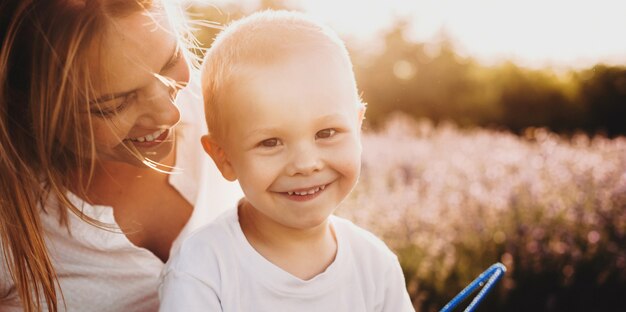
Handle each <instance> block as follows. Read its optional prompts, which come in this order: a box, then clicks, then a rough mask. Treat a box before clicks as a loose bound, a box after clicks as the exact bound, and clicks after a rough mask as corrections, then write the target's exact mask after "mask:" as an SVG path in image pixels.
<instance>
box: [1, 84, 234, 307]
mask: <svg viewBox="0 0 626 312" xmlns="http://www.w3.org/2000/svg"><path fill="white" fill-rule="evenodd" d="M199 90H200V88H199V85H198V83H197V77H195V78H194V80H193V81H192V83H191V84H190V86H189V87H188V88H186V89H185V90H182V91H181V94H179V96H178V98H177V103H178V104H179V108H180V110H181V121H180V123H179V125H178V126H177V131H176V135H177V144H176V148H177V149H176V167H177V168H181V169H182V172H181V173H180V174H173V175H170V176H169V183H170V184H171V185H172V186H173V187H174V188H175V189H177V190H178V191H179V192H180V194H182V196H183V197H184V198H185V199H186V200H187V201H189V202H190V203H192V204H193V206H194V210H193V213H192V216H191V218H190V220H189V221H188V223H187V224H186V225H185V227H184V228H183V231H182V232H181V234H180V235H179V236H178V238H177V239H176V241H175V244H177V243H178V242H180V241H181V240H182V239H183V238H184V237H186V236H187V234H188V233H189V232H191V231H192V230H194V229H195V228H198V227H199V226H200V225H203V224H205V223H207V222H208V221H211V220H212V219H214V218H215V217H216V216H218V215H219V214H221V212H223V211H224V210H226V209H227V208H228V207H230V206H232V203H233V202H236V201H237V199H239V198H241V196H242V192H241V190H240V188H239V186H238V184H237V183H231V182H227V181H226V180H225V179H223V178H222V176H221V174H220V173H219V171H218V170H217V169H216V167H215V165H214V164H213V161H212V160H211V159H210V157H208V156H207V155H206V154H205V153H204V151H203V149H202V145H201V144H200V137H201V136H202V135H204V134H206V133H207V130H206V125H205V122H204V113H203V104H202V100H201V97H200V94H201V93H200V91H199ZM70 196H71V200H72V201H73V203H74V204H76V205H77V207H83V211H84V213H85V214H86V215H88V216H90V217H92V218H94V219H96V220H99V221H101V222H105V223H109V224H116V222H115V219H114V217H113V209H112V207H110V206H97V205H96V206H93V205H89V204H88V203H86V202H84V201H83V200H81V199H80V198H78V197H76V196H72V194H70ZM46 206H47V207H46V208H47V209H46V210H47V213H45V212H42V213H41V219H42V223H43V226H44V230H45V235H46V243H47V246H48V250H49V254H50V258H51V260H52V263H53V265H54V268H55V270H56V273H57V275H58V280H59V283H60V288H61V290H62V296H63V297H60V296H59V303H60V304H59V306H60V310H61V311H81V312H82V311H116V312H117V311H125V312H128V311H156V310H157V309H158V304H159V300H158V295H157V284H158V280H159V274H160V272H161V270H162V269H163V266H164V264H163V262H161V260H160V259H159V258H158V257H156V256H155V255H154V254H152V253H151V252H150V251H149V250H147V249H144V248H140V247H137V246H135V245H133V244H132V243H131V242H130V241H129V240H128V239H127V238H126V236H125V235H124V234H121V233H113V232H110V231H106V230H102V229H100V228H97V227H95V226H92V225H89V224H88V223H86V222H84V221H82V220H80V218H79V217H77V216H75V215H74V214H71V213H70V214H69V218H68V219H69V220H68V227H64V226H61V225H60V224H59V219H58V210H56V209H55V208H54V207H55V206H56V205H55V202H54V200H53V199H51V200H50V201H49V202H48V203H47V205H46ZM116 225H117V224H116ZM1 247H2V246H0V248H1ZM0 251H1V250H0ZM22 310H23V309H22V308H21V307H20V301H19V295H18V293H17V289H16V288H15V285H14V284H13V282H12V280H11V276H10V275H9V272H8V270H7V269H6V263H4V259H3V258H2V257H1V256H0V311H22Z"/></svg>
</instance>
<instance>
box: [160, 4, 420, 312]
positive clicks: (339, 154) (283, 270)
mask: <svg viewBox="0 0 626 312" xmlns="http://www.w3.org/2000/svg"><path fill="white" fill-rule="evenodd" d="M202 86H203V95H204V100H205V110H206V117H207V123H208V125H209V135H207V136H204V137H203V138H202V144H203V146H204V148H205V150H206V151H207V153H208V154H209V155H210V156H211V157H212V159H213V160H214V161H215V163H216V164H217V166H218V168H219V169H220V171H221V173H222V175H223V176H224V177H225V178H226V179H228V180H230V181H234V180H238V181H239V183H240V185H241V187H242V189H243V191H244V194H245V198H243V199H242V200H241V201H240V202H239V204H238V205H237V207H234V208H233V209H232V210H231V211H227V212H226V213H225V214H223V215H222V216H221V217H220V218H218V219H217V220H216V221H215V222H213V223H212V224H210V225H208V226H206V227H204V228H202V229H200V230H199V231H197V232H195V233H194V234H193V235H191V236H190V237H189V238H188V239H187V240H185V241H184V242H183V243H182V244H181V246H180V248H178V251H177V252H176V253H175V254H174V255H173V256H172V258H171V261H170V262H169V263H168V266H167V268H166V269H165V270H164V273H163V283H162V285H161V288H160V294H161V310H162V311H393V312H397V311H413V308H412V306H411V302H410V299H409V296H408V294H407V292H406V289H405V284H404V277H403V274H402V270H401V268H400V265H399V263H398V260H397V257H396V256H395V255H394V254H393V253H392V252H391V251H390V250H389V249H388V248H387V247H386V246H385V244H384V243H383V242H382V241H380V240H379V239H377V238H376V237H375V236H374V235H372V234H370V233H369V232H367V231H365V230H363V229H360V228H358V227H357V226H355V225H354V224H352V223H351V222H349V221H347V220H344V219H341V218H339V217H336V216H333V215H332V213H333V212H334V210H335V209H336V208H337V207H338V206H339V204H340V203H341V202H342V201H343V200H344V199H345V198H346V196H348V194H349V193H350V191H351V190H352V189H353V188H354V186H355V184H356V182H357V179H358V177H359V173H360V164H361V140H360V136H361V123H362V120H363V114H364V112H365V106H364V104H362V102H361V101H360V98H359V95H358V91H357V88H356V83H355V80H354V74H353V72H352V64H351V62H350V59H349V57H348V53H347V51H346V49H345V47H344V45H343V43H342V42H341V40H340V39H339V38H338V37H337V36H336V34H335V33H334V32H332V31H331V30H329V29H328V28H326V27H324V26H322V25H320V24H318V23H316V22H314V21H312V20H310V19H309V18H307V17H305V16H303V15H301V14H297V13H292V12H284V11H280V12H274V11H265V12H261V13H256V14H253V15H251V16H249V17H246V18H244V19H242V20H239V21H237V22H235V23H233V24H231V25H230V26H229V27H228V28H226V30H224V31H223V32H222V33H221V34H220V35H219V36H218V37H217V39H216V40H215V42H214V44H213V46H212V47H211V49H210V50H209V52H208V53H207V56H206V58H205V63H204V65H203V77H202Z"/></svg>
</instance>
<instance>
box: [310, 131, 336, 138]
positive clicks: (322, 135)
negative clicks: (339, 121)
mask: <svg viewBox="0 0 626 312" xmlns="http://www.w3.org/2000/svg"><path fill="white" fill-rule="evenodd" d="M335 133H337V131H336V130H335V129H324V130H320V131H318V132H317V133H316V134H315V138H316V139H328V138H330V137H332V136H333V135H335Z"/></svg>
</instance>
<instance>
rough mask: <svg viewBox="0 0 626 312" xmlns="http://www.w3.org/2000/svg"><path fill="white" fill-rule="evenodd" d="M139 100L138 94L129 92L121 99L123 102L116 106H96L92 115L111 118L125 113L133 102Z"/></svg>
mask: <svg viewBox="0 0 626 312" xmlns="http://www.w3.org/2000/svg"><path fill="white" fill-rule="evenodd" d="M136 99H137V92H135V91H133V92H129V93H128V94H126V95H124V96H123V97H122V98H121V101H120V102H119V103H117V104H115V105H110V106H103V105H101V104H96V105H95V106H96V107H95V108H93V109H92V110H91V113H92V114H95V115H96V116H98V117H102V118H110V117H112V116H114V115H115V114H119V113H121V112H123V111H124V110H125V109H126V108H128V106H129V105H130V104H132V102H134V101H135V100H136Z"/></svg>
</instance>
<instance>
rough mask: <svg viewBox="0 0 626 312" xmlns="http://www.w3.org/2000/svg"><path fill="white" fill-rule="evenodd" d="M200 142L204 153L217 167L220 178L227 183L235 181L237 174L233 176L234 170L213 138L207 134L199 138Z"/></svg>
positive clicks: (222, 149)
mask: <svg viewBox="0 0 626 312" xmlns="http://www.w3.org/2000/svg"><path fill="white" fill-rule="evenodd" d="M200 142H202V147H204V151H205V152H206V153H207V154H209V156H211V158H212V159H213V161H214V162H215V165H217V169H219V170H220V172H221V173H222V176H223V177H224V178H225V179H226V180H228V181H235V180H237V174H235V170H234V169H233V166H232V165H231V163H230V161H229V160H228V157H227V156H226V152H225V151H224V148H223V147H222V146H221V145H220V144H219V143H218V142H217V140H215V138H213V137H212V136H211V135H210V134H207V135H203V136H202V138H200Z"/></svg>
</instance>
